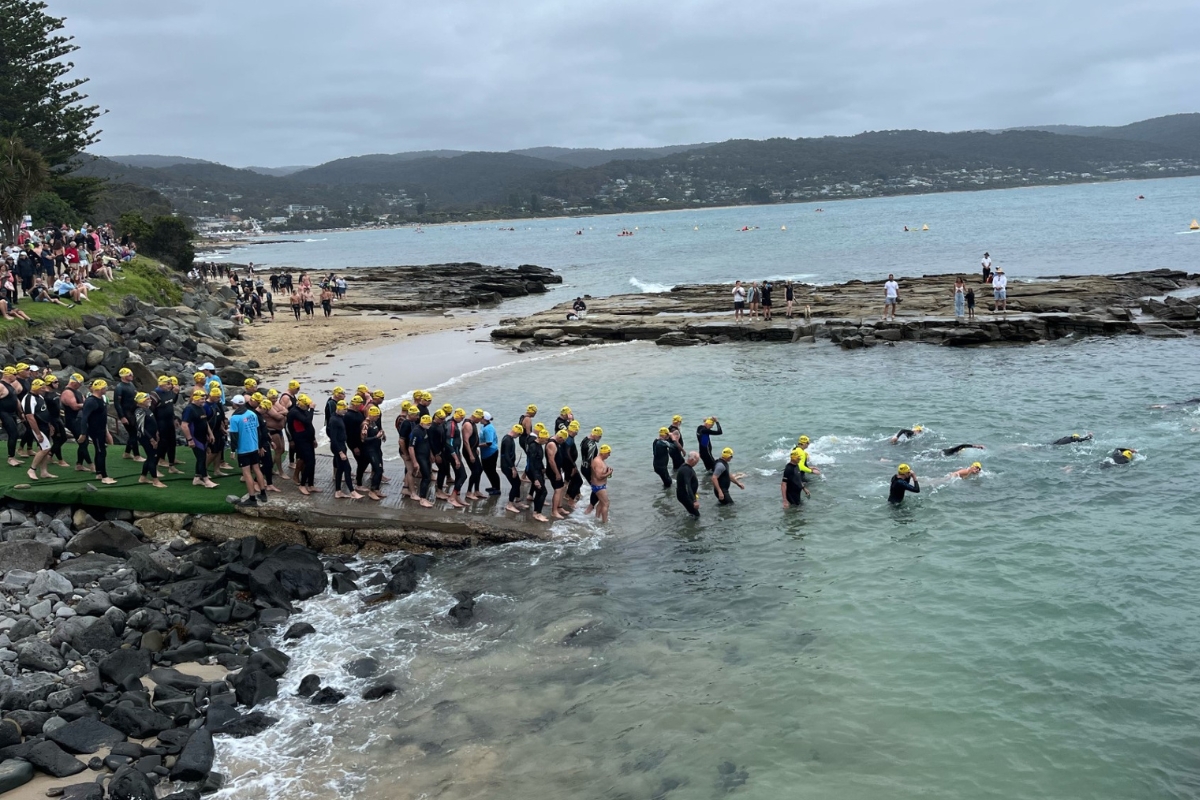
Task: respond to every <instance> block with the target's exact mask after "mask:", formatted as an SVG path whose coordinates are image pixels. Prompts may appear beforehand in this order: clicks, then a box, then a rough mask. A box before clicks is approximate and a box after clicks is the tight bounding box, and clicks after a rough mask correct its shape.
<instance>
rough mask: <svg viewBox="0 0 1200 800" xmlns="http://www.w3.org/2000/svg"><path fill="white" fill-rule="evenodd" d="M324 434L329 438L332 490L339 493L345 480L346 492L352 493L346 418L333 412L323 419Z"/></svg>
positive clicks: (352, 485)
mask: <svg viewBox="0 0 1200 800" xmlns="http://www.w3.org/2000/svg"><path fill="white" fill-rule="evenodd" d="M328 410H329V409H328V407H326V411H328ZM325 433H326V434H327V435H328V436H329V452H330V453H332V454H333V489H334V491H336V492H340V491H341V490H342V481H343V480H345V481H346V491H347V492H352V491H354V483H353V478H352V477H351V475H350V456H349V454H348V453H347V452H346V418H345V417H344V416H341V417H339V416H338V415H337V411H336V410H335V411H334V413H333V415H332V416H329V417H326V419H325Z"/></svg>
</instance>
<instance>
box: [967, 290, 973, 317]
mask: <svg viewBox="0 0 1200 800" xmlns="http://www.w3.org/2000/svg"><path fill="white" fill-rule="evenodd" d="M966 297H967V319H968V320H974V319H975V290H974V289H967V295H966Z"/></svg>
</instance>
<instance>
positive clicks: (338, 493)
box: [333, 489, 350, 500]
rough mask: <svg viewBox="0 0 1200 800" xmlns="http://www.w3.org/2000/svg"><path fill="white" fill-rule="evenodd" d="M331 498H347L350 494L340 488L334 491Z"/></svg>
mask: <svg viewBox="0 0 1200 800" xmlns="http://www.w3.org/2000/svg"><path fill="white" fill-rule="evenodd" d="M333 498H334V499H335V500H349V499H350V495H348V494H346V493H345V492H343V491H342V490H341V489H338V490H337V491H336V492H334V493H333Z"/></svg>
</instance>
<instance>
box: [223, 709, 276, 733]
mask: <svg viewBox="0 0 1200 800" xmlns="http://www.w3.org/2000/svg"><path fill="white" fill-rule="evenodd" d="M276 722H279V718H278V717H272V716H268V715H267V714H264V713H263V712H261V711H251V712H250V713H249V714H244V715H242V716H240V717H237V718H235V719H232V720H230V721H228V722H225V723H223V724H221V725H219V726H217V727H216V728H213V733H214V734H221V735H225V736H232V737H234V738H235V739H241V738H243V737H246V736H257V735H258V734H260V733H262V732H263V731H265V730H266V729H267V728H269V727H271V726H272V725H274V724H275V723H276Z"/></svg>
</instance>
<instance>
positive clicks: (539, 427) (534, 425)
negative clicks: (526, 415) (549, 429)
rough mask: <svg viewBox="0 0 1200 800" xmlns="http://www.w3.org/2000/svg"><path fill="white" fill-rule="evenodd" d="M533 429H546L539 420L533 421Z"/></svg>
mask: <svg viewBox="0 0 1200 800" xmlns="http://www.w3.org/2000/svg"><path fill="white" fill-rule="evenodd" d="M533 429H534V430H535V431H544V430H546V426H545V425H544V424H542V423H541V422H535V423H533Z"/></svg>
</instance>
